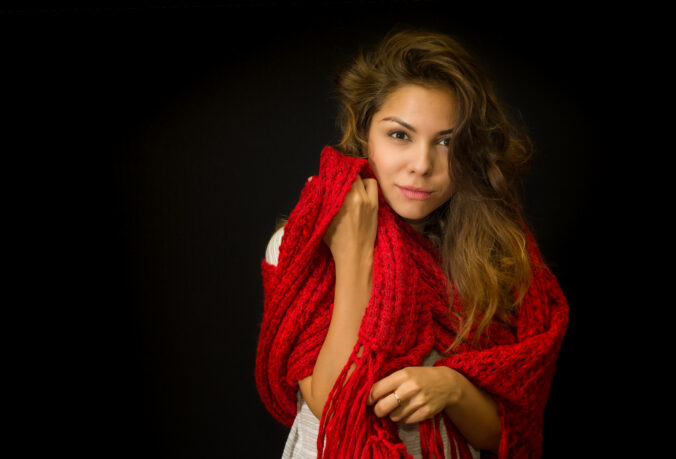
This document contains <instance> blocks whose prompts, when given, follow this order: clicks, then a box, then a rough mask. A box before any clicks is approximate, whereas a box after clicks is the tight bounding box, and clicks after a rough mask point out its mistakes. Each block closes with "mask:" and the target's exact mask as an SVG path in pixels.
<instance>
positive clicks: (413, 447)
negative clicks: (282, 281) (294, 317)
mask: <svg viewBox="0 0 676 459" xmlns="http://www.w3.org/2000/svg"><path fill="white" fill-rule="evenodd" d="M283 235H284V228H280V229H279V230H277V231H276V232H275V234H273V235H272V238H271V239H270V242H269V243H268V246H267V250H266V252H265V260H266V261H267V262H268V263H270V264H271V265H275V266H276V265H277V260H278V258H279V246H280V244H281V243H282V236H283ZM441 357H442V356H441V354H439V353H438V352H437V351H436V350H434V349H432V352H430V354H429V355H428V356H427V358H426V359H425V361H424V362H423V365H425V366H431V365H434V363H435V362H436V361H437V360H438V359H439V358H441ZM296 396H297V404H296V408H297V414H296V418H295V420H294V422H293V425H292V426H291V431H290V432H289V437H288V438H287V440H286V445H285V446H284V452H283V453H282V459H310V458H316V457H317V436H318V434H319V419H317V417H316V416H315V415H314V413H313V412H312V411H310V407H309V406H308V405H307V403H306V402H305V400H304V399H303V394H302V393H301V391H300V390H299V391H298V392H297V394H296ZM397 427H398V429H399V438H401V440H402V441H403V442H404V444H405V445H406V450H407V451H408V453H409V454H411V455H412V456H413V457H414V458H416V459H422V452H421V450H420V431H419V427H418V424H417V423H415V424H406V423H404V422H403V421H400V422H397ZM441 428H442V438H443V442H444V457H447V458H450V457H452V456H451V449H450V445H449V440H448V435H447V434H446V427H445V425H444V423H441ZM453 446H454V448H455V449H456V454H455V455H454V456H455V457H458V456H459V451H458V449H457V446H456V445H455V444H454V445H453ZM469 449H470V451H471V452H472V457H473V458H474V459H479V458H480V453H479V451H477V450H475V449H474V448H472V446H471V445H469Z"/></svg>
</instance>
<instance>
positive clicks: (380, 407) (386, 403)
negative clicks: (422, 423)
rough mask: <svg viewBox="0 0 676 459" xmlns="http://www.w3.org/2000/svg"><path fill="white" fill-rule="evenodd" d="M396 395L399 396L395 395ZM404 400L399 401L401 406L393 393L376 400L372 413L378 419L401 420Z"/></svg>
mask: <svg viewBox="0 0 676 459" xmlns="http://www.w3.org/2000/svg"><path fill="white" fill-rule="evenodd" d="M397 395H399V394H398V393H397ZM404 409H405V407H404V400H403V399H402V400H401V405H399V402H398V401H397V398H396V397H395V396H394V393H393V392H390V394H389V395H388V396H386V397H383V398H381V399H380V400H378V403H376V405H375V406H374V407H373V412H374V413H375V415H376V416H378V417H379V418H382V417H385V416H390V418H393V417H394V418H401V417H403V416H402V413H403V411H404Z"/></svg>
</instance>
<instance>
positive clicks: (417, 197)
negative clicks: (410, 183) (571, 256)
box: [397, 185, 432, 201]
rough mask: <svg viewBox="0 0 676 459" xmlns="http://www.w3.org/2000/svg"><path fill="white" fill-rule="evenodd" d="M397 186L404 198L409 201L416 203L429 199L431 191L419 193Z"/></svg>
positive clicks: (416, 190) (413, 189)
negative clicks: (412, 200) (413, 200)
mask: <svg viewBox="0 0 676 459" xmlns="http://www.w3.org/2000/svg"><path fill="white" fill-rule="evenodd" d="M397 186H398V187H399V189H400V190H401V192H402V193H403V195H404V196H406V197H407V198H409V199H415V200H416V201H424V200H425V199H427V198H429V197H430V196H431V195H432V192H431V191H421V190H419V189H415V188H408V187H403V186H399V185H397Z"/></svg>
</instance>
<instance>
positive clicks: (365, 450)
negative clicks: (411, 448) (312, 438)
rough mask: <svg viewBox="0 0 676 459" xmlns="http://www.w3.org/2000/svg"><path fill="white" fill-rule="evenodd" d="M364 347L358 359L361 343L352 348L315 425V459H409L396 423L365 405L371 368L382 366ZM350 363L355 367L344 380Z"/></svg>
mask: <svg viewBox="0 0 676 459" xmlns="http://www.w3.org/2000/svg"><path fill="white" fill-rule="evenodd" d="M367 346H368V344H366V345H365V346H364V347H365V350H364V353H363V355H362V356H361V357H358V356H357V349H359V348H360V347H361V344H360V343H358V344H357V345H356V346H355V350H354V351H353V352H352V354H351V355H350V358H349V359H348V362H347V364H346V365H345V367H343V370H342V371H341V373H340V375H339V376H338V379H337V380H336V383H335V384H334V386H333V388H332V389H331V392H330V393H329V398H328V400H327V402H326V405H325V406H324V411H323V413H322V419H321V421H320V424H319V433H318V435H317V459H335V458H341V459H342V458H368V459H393V458H405V459H412V456H411V455H410V454H409V453H408V452H407V451H406V445H404V444H403V443H402V442H401V440H400V439H399V436H398V433H397V427H396V424H394V423H392V422H391V421H390V420H389V419H381V418H378V417H377V416H376V415H375V414H374V413H373V410H371V409H369V407H367V406H366V401H367V399H368V395H369V392H370V391H371V386H372V385H373V383H374V382H375V377H374V371H373V369H374V368H378V367H381V366H382V365H381V364H380V363H378V362H376V360H377V358H378V357H377V354H376V353H375V352H372V351H371V352H370V351H369V350H367V349H366V347H367ZM353 363H354V364H355V368H354V370H353V371H352V373H351V374H350V377H349V378H347V373H348V370H349V368H350V367H351V366H352V364H353ZM346 380H347V381H346ZM348 402H349V403H348Z"/></svg>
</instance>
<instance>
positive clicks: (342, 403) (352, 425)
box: [256, 147, 568, 458]
mask: <svg viewBox="0 0 676 459" xmlns="http://www.w3.org/2000/svg"><path fill="white" fill-rule="evenodd" d="M358 174H361V176H362V177H364V178H368V177H373V172H372V171H371V169H370V168H369V165H368V162H367V161H366V160H364V159H356V158H351V157H346V156H343V155H342V154H341V153H339V152H337V151H336V150H334V149H332V148H330V147H325V148H324V150H323V151H322V155H321V161H320V171H319V176H318V177H314V178H313V180H311V181H309V182H307V183H306V184H305V187H304V189H303V190H302V192H301V196H300V200H299V202H298V204H297V205H296V207H295V208H294V209H293V211H292V212H291V214H290V216H289V220H288V222H287V224H286V226H285V228H284V236H283V238H282V244H281V246H280V250H279V261H278V264H277V265H276V266H273V265H271V264H269V263H267V262H266V261H265V260H263V262H262V274H263V287H264V312H263V320H262V323H261V330H260V336H259V341H258V349H257V356H256V384H257V387H258V391H259V393H260V396H261V399H262V400H263V403H264V404H265V406H266V407H267V409H268V410H269V411H270V412H271V413H272V415H273V416H274V417H275V418H276V419H277V420H279V421H280V422H281V423H283V424H284V425H286V426H291V425H292V423H293V420H294V417H295V416H296V392H297V391H298V381H299V380H301V379H303V378H305V377H307V376H310V375H311V374H312V371H313V368H314V364H315V361H316V359H317V355H318V354H319V350H320V348H321V346H322V343H323V342H324V338H325V337H326V332H327V330H328V327H329V322H330V319H331V314H332V308H333V295H334V286H335V266H334V264H333V258H332V256H331V252H330V251H329V249H328V247H327V246H326V244H324V243H323V241H322V239H323V237H324V234H325V232H326V229H327V227H328V226H329V224H330V223H331V220H332V219H333V217H334V216H335V215H336V214H337V213H338V210H339V209H340V207H341V205H342V203H343V200H344V198H345V196H346V194H347V193H348V191H349V190H350V188H351V186H352V183H353V182H354V180H355V179H356V177H357V175H358ZM527 235H528V251H529V254H530V258H531V263H532V271H533V277H532V282H531V286H530V288H529V290H528V292H527V294H526V297H525V299H524V301H523V303H522V304H521V306H520V308H519V310H518V313H517V314H516V316H515V319H514V327H509V328H508V327H506V326H502V325H497V324H492V325H491V326H489V327H488V328H487V333H484V334H483V335H482V338H481V341H480V344H479V346H478V347H473V348H472V347H470V346H469V345H467V344H464V345H461V346H460V347H459V348H457V349H456V350H454V351H453V353H452V354H451V355H449V356H448V357H443V358H441V359H440V360H438V361H437V362H436V363H435V365H445V366H448V367H450V368H453V369H455V370H457V371H459V372H460V373H462V374H463V375H465V377H467V379H469V380H470V381H471V382H472V383H473V384H475V385H476V386H478V387H480V388H482V389H483V390H485V391H486V392H488V393H489V394H491V395H492V396H493V398H494V400H495V401H496V403H497V406H498V413H499V416H500V420H501V422H502V430H501V439H500V448H499V453H498V457H500V458H507V457H510V458H529V457H540V456H541V450H542V418H543V413H544V408H545V404H546V402H547V398H548V395H549V389H550V386H551V382H552V377H553V373H554V366H555V362H556V358H557V355H558V352H559V349H560V347H561V343H562V341H563V337H564V334H565V331H566V326H567V323H568V305H567V302H566V299H565V298H564V296H563V294H562V292H561V289H560V288H559V285H558V282H557V281H556V278H555V277H554V275H553V274H552V273H551V272H550V270H549V269H548V268H547V267H546V266H545V265H544V264H543V262H542V259H541V256H540V253H539V251H538V248H537V246H536V244H535V241H534V240H533V238H532V235H531V234H530V232H528V231H527ZM372 285H373V287H372V293H371V298H370V300H369V303H368V307H367V308H366V312H365V314H364V317H363V319H362V322H361V328H360V330H359V337H358V341H357V343H356V345H355V347H354V350H353V352H352V354H351V356H350V357H349V360H348V362H347V364H346V365H345V367H344V369H343V370H342V372H341V374H340V376H339V377H338V379H337V381H336V383H335V385H334V387H333V389H332V391H331V393H330V394H329V399H328V401H327V403H326V405H325V407H324V411H323V413H322V417H321V420H320V428H319V436H318V438H317V450H318V457H319V458H322V457H324V458H353V457H360V458H397V457H405V458H410V457H412V456H411V455H410V454H409V453H408V452H407V451H406V448H405V446H404V444H403V443H402V441H401V439H400V438H399V436H398V429H397V425H396V424H395V423H394V422H392V421H391V420H390V419H389V418H387V417H385V418H378V417H377V416H376V415H375V414H374V413H373V408H372V407H371V406H367V405H366V400H367V397H368V395H369V392H370V390H371V386H372V385H373V383H375V382H376V381H378V380H380V379H382V378H384V377H386V376H388V375H390V374H391V373H393V372H394V371H397V370H399V369H401V368H404V367H409V366H421V365H422V362H423V360H424V359H425V357H426V356H427V355H428V354H429V353H430V352H431V351H432V349H433V348H434V349H436V350H437V351H438V352H439V353H443V352H444V350H445V349H447V348H448V346H449V345H450V344H451V342H452V341H453V339H454V337H455V330H457V323H455V322H453V320H452V318H451V317H452V315H451V314H450V311H449V298H448V295H447V293H446V292H447V280H446V277H445V276H444V273H443V271H442V269H441V265H440V254H439V252H438V250H437V249H436V248H434V247H433V246H432V244H431V243H430V242H429V241H428V240H427V239H426V238H424V237H423V236H422V235H420V234H419V233H417V232H416V231H415V230H414V229H413V228H412V227H411V226H410V225H408V224H407V223H405V222H404V221H403V220H402V219H401V218H400V217H399V216H398V215H397V214H395V213H394V212H393V211H392V209H391V208H390V207H389V205H388V204H387V203H386V202H385V201H384V199H383V196H382V192H379V209H378V230H377V235H376V240H375V247H374V260H373V284H372ZM451 289H452V291H453V292H454V293H455V289H454V287H453V286H452V285H451ZM450 307H451V308H453V309H454V310H455V311H456V312H458V313H461V314H462V312H463V309H462V303H461V300H460V298H459V296H458V295H457V294H454V295H453V303H452V305H451V306H450ZM473 333H474V330H473ZM471 338H472V335H470V338H469V339H468V340H467V341H468V342H471ZM362 346H363V348H364V350H363V354H362V356H361V357H358V356H357V353H358V351H359V349H360V348H361V347H362ZM353 363H354V364H356V367H355V369H354V371H353V373H352V374H351V375H350V377H349V378H346V375H347V370H348V369H349V368H350V366H351V365H352V364H353ZM442 421H443V422H444V425H445V427H446V430H447V433H448V436H449V440H450V441H451V445H453V442H454V441H455V443H456V444H457V445H458V448H459V451H460V457H462V458H465V457H470V453H469V449H468V448H467V442H466V440H464V438H463V437H462V435H461V434H460V433H459V432H458V431H457V430H456V429H455V427H454V426H453V424H452V422H451V421H450V419H449V418H448V417H447V415H446V414H445V412H444V411H443V410H442V412H441V413H439V414H438V415H437V416H436V417H435V418H433V419H428V420H426V421H423V422H421V423H420V424H419V426H420V442H421V450H422V452H423V457H425V458H433V457H444V453H443V451H444V450H443V443H442V437H441V422H442ZM451 452H452V454H453V456H455V451H454V448H453V447H451Z"/></svg>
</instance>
